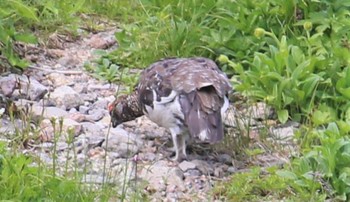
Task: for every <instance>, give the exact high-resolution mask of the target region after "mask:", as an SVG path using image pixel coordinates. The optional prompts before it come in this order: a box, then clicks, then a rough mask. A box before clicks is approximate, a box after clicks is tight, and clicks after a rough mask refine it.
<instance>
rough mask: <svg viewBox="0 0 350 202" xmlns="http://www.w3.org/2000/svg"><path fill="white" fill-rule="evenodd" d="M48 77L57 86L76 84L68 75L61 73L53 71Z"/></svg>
mask: <svg viewBox="0 0 350 202" xmlns="http://www.w3.org/2000/svg"><path fill="white" fill-rule="evenodd" d="M48 79H49V80H50V81H51V82H52V84H53V85H54V86H55V87H58V86H64V85H65V86H68V85H72V84H74V83H73V82H72V81H71V80H70V79H68V77H67V76H65V75H64V74H60V73H51V74H49V75H48Z"/></svg>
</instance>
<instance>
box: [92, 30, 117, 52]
mask: <svg viewBox="0 0 350 202" xmlns="http://www.w3.org/2000/svg"><path fill="white" fill-rule="evenodd" d="M115 43H116V40H115V37H111V36H103V34H101V33H98V34H94V35H92V37H91V38H90V40H89V41H88V45H89V46H90V47H91V48H96V49H107V48H109V47H111V46H113V45H114V44H115Z"/></svg>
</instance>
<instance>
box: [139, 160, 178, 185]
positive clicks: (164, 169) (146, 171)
mask: <svg viewBox="0 0 350 202" xmlns="http://www.w3.org/2000/svg"><path fill="white" fill-rule="evenodd" d="M167 163H168V162H167V161H157V162H156V163H154V164H152V165H150V166H144V167H143V169H142V170H141V172H140V175H139V177H140V178H141V179H144V180H146V181H148V182H149V187H150V189H154V190H156V191H161V190H164V189H165V188H166V187H165V186H164V185H165V184H166V185H176V186H178V187H181V188H183V189H184V183H183V177H184V175H183V172H182V171H181V170H180V169H179V168H177V167H169V166H168V165H167Z"/></svg>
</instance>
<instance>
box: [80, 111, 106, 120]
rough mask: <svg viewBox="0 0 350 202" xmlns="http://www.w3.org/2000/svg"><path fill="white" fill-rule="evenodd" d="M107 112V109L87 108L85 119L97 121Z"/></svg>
mask: <svg viewBox="0 0 350 202" xmlns="http://www.w3.org/2000/svg"><path fill="white" fill-rule="evenodd" d="M107 114H108V112H107V110H104V109H94V110H89V115H85V117H86V120H87V121H99V120H101V119H102V118H103V117H104V116H106V115H107Z"/></svg>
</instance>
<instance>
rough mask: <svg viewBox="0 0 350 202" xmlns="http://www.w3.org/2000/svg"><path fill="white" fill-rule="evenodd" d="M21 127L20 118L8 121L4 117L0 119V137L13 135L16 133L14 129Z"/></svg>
mask: <svg viewBox="0 0 350 202" xmlns="http://www.w3.org/2000/svg"><path fill="white" fill-rule="evenodd" d="M21 128H23V122H22V120H14V121H10V120H6V119H0V137H1V136H2V135H13V134H15V133H16V129H21ZM19 132H20V131H19Z"/></svg>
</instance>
